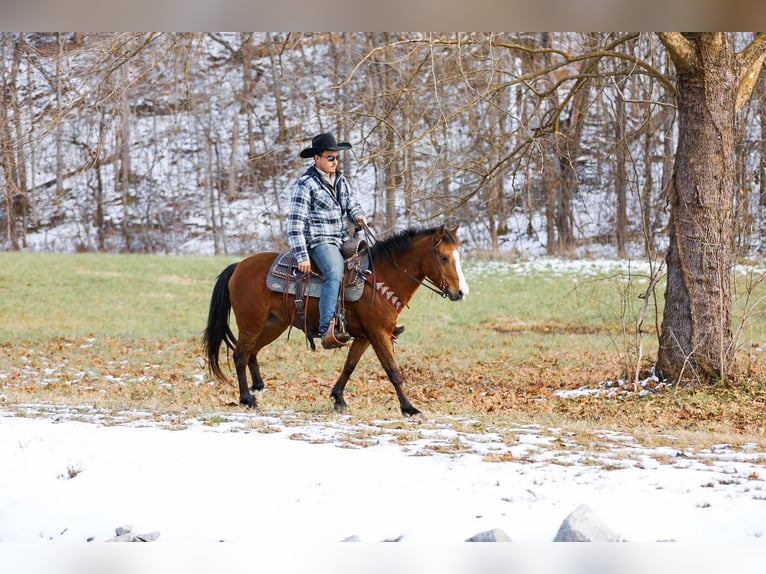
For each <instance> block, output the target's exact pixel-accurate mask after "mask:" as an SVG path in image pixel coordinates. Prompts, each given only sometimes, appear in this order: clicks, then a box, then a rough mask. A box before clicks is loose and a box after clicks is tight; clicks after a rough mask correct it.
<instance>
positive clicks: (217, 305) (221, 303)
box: [202, 263, 237, 381]
mask: <svg viewBox="0 0 766 574" xmlns="http://www.w3.org/2000/svg"><path fill="white" fill-rule="evenodd" d="M236 266H237V264H236V263H232V264H231V265H229V266H228V267H227V268H226V269H224V270H223V271H221V274H220V275H219V276H218V279H217V280H216V282H215V286H214V287H213V294H212V296H211V297H210V310H209V311H208V315H207V327H206V328H205V333H204V334H203V335H202V349H203V351H204V352H205V355H206V356H207V368H208V370H209V371H210V374H211V375H213V376H214V377H215V378H216V379H218V380H219V381H225V380H226V375H224V374H223V371H222V370H221V365H220V363H219V362H218V353H219V351H220V349H221V344H222V343H226V346H227V347H228V348H229V349H231V350H234V346H235V345H236V344H237V337H235V336H234V333H233V332H232V331H231V328H230V327H229V313H230V311H231V300H230V299H229V279H231V276H232V274H233V273H234V268H235V267H236Z"/></svg>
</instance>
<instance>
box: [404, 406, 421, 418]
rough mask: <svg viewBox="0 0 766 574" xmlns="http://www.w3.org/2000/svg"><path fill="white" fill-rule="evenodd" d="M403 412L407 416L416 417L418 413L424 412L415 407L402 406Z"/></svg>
mask: <svg viewBox="0 0 766 574" xmlns="http://www.w3.org/2000/svg"><path fill="white" fill-rule="evenodd" d="M402 414H403V415H404V416H405V417H414V416H416V415H419V414H422V413H421V412H420V411H419V410H418V409H416V408H415V407H409V408H402Z"/></svg>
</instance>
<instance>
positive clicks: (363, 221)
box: [356, 215, 367, 227]
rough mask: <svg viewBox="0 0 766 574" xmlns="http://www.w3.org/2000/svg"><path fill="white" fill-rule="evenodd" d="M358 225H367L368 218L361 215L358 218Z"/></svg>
mask: <svg viewBox="0 0 766 574" xmlns="http://www.w3.org/2000/svg"><path fill="white" fill-rule="evenodd" d="M356 224H357V225H358V226H359V227H361V226H363V225H367V218H366V217H365V216H364V215H360V216H359V217H357V218H356Z"/></svg>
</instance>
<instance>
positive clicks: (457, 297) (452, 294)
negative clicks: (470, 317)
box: [445, 289, 465, 301]
mask: <svg viewBox="0 0 766 574" xmlns="http://www.w3.org/2000/svg"><path fill="white" fill-rule="evenodd" d="M445 293H446V294H447V298H448V299H449V300H450V301H462V300H463V299H464V298H465V293H463V290H462V289H458V290H457V291H453V290H452V289H447V290H446V291H445Z"/></svg>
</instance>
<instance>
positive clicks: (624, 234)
mask: <svg viewBox="0 0 766 574" xmlns="http://www.w3.org/2000/svg"><path fill="white" fill-rule="evenodd" d="M624 86H625V82H624V81H622V82H618V85H617V101H616V102H615V119H614V128H615V129H614V137H615V149H616V153H615V155H614V171H615V177H614V192H615V196H616V198H617V205H616V209H617V214H616V215H617V217H616V221H615V229H614V231H615V240H616V243H617V256H618V257H625V256H626V255H627V248H626V247H627V243H628V190H627V181H626V180H627V175H626V165H625V164H626V162H627V148H628V142H627V140H626V135H625V123H626V119H625V98H624V96H623V92H622V90H623V88H624Z"/></svg>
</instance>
